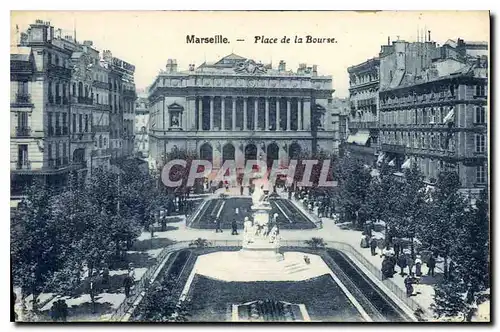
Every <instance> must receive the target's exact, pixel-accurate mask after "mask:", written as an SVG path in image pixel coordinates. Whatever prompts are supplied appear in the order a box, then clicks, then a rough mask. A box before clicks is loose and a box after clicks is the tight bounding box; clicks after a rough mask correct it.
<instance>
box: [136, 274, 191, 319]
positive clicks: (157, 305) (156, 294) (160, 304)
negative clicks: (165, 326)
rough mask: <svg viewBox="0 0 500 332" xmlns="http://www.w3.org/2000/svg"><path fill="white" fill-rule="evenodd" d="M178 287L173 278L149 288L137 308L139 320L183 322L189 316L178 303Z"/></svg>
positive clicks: (183, 306)
mask: <svg viewBox="0 0 500 332" xmlns="http://www.w3.org/2000/svg"><path fill="white" fill-rule="evenodd" d="M179 296H180V294H179V287H178V285H177V282H176V280H175V279H173V278H167V279H164V280H162V282H161V283H158V284H156V285H155V286H154V287H152V288H150V289H149V291H148V292H147V293H146V295H145V296H144V299H143V300H142V301H141V304H140V305H139V307H138V308H137V309H138V310H137V311H138V313H139V316H140V319H141V320H142V321H148V322H185V321H187V317H188V316H189V314H188V312H187V309H186V307H185V305H184V303H182V302H179Z"/></svg>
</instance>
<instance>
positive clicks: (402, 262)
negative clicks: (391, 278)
mask: <svg viewBox="0 0 500 332" xmlns="http://www.w3.org/2000/svg"><path fill="white" fill-rule="evenodd" d="M397 260H398V266H399V268H400V269H401V276H404V275H405V268H406V266H407V265H406V257H405V256H404V255H400V256H399V258H398V259H397Z"/></svg>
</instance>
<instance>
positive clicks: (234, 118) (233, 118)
mask: <svg viewBox="0 0 500 332" xmlns="http://www.w3.org/2000/svg"><path fill="white" fill-rule="evenodd" d="M231 121H232V122H233V123H232V128H233V131H236V97H233V113H232V114H231ZM235 153H236V152H235Z"/></svg>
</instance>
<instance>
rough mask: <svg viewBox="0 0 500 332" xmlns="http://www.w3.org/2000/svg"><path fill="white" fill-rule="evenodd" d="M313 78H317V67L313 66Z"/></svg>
mask: <svg viewBox="0 0 500 332" xmlns="http://www.w3.org/2000/svg"><path fill="white" fill-rule="evenodd" d="M312 73H313V76H318V66H317V65H313V71H312Z"/></svg>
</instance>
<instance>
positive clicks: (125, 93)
mask: <svg viewBox="0 0 500 332" xmlns="http://www.w3.org/2000/svg"><path fill="white" fill-rule="evenodd" d="M122 96H123V97H128V98H133V99H135V98H136V97H137V95H136V93H135V91H134V90H129V89H127V90H123V92H122Z"/></svg>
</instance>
